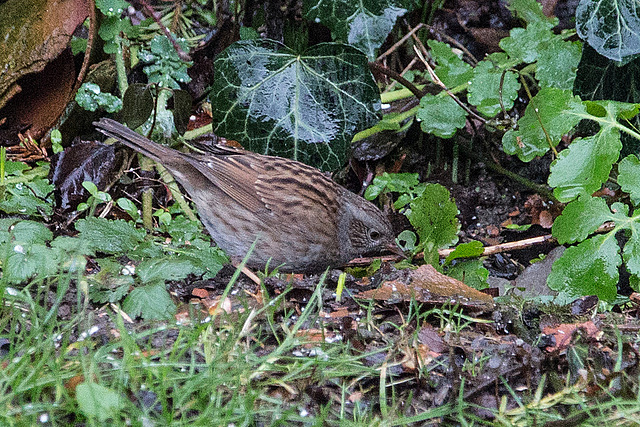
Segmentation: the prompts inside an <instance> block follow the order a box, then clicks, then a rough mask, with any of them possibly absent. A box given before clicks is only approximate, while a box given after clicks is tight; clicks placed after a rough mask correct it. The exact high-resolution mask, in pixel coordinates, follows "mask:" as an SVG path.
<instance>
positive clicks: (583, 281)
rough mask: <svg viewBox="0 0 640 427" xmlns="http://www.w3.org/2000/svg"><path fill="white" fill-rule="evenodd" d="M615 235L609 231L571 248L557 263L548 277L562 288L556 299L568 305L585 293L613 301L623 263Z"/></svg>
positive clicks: (552, 286)
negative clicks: (620, 267) (619, 270)
mask: <svg viewBox="0 0 640 427" xmlns="http://www.w3.org/2000/svg"><path fill="white" fill-rule="evenodd" d="M619 252H620V247H619V246H618V244H617V242H616V239H615V235H613V234H612V233H608V234H605V235H597V236H594V237H592V238H590V239H587V240H585V241H583V242H582V243H580V244H579V245H577V246H571V247H569V248H567V250H566V251H564V253H563V254H562V257H560V258H559V259H558V260H557V261H556V262H554V263H553V267H552V268H551V274H550V275H549V277H548V279H547V284H548V285H549V288H551V289H553V290H555V291H558V292H559V294H558V296H557V297H556V302H557V303H559V304H566V303H569V302H571V301H573V300H574V299H576V298H579V297H582V296H585V295H597V296H598V298H600V299H601V300H603V301H613V299H614V298H615V297H616V294H617V288H616V286H617V284H618V267H619V266H620V264H621V263H622V259H621V257H620V253H619Z"/></svg>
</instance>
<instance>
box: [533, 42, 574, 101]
mask: <svg viewBox="0 0 640 427" xmlns="http://www.w3.org/2000/svg"><path fill="white" fill-rule="evenodd" d="M581 57H582V45H581V44H580V42H577V41H576V42H567V41H563V40H562V39H560V37H556V38H555V39H554V40H553V41H551V42H550V43H547V44H546V45H545V47H544V49H542V50H541V52H540V58H539V59H538V64H537V66H536V77H537V78H538V80H539V81H540V85H541V86H546V87H555V88H558V89H566V90H571V89H573V82H574V81H575V79H576V71H577V69H578V64H579V63H580V59H581Z"/></svg>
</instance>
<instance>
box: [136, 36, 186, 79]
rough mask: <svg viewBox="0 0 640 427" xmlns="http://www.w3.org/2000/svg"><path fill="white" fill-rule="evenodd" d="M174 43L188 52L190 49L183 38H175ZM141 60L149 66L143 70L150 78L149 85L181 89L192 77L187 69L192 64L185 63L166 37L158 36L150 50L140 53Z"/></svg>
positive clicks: (151, 44)
mask: <svg viewBox="0 0 640 427" xmlns="http://www.w3.org/2000/svg"><path fill="white" fill-rule="evenodd" d="M174 41H175V42H176V43H177V44H178V45H179V46H180V47H181V48H182V50H183V51H185V52H186V51H188V50H189V47H188V45H187V42H186V41H185V40H184V39H183V38H174ZM139 56H140V60H141V61H142V62H144V63H146V64H148V65H146V66H145V67H144V68H143V71H144V73H145V74H146V75H147V76H148V77H149V83H158V84H160V85H161V86H162V87H165V88H171V89H180V84H181V83H188V82H190V81H191V77H189V74H187V67H189V66H191V62H186V61H183V60H182V58H180V56H179V55H178V52H177V51H176V49H175V48H174V47H173V44H172V43H171V42H170V41H169V39H168V38H167V36H165V35H161V36H160V35H157V36H155V37H154V38H153V40H151V43H149V49H142V50H141V51H140V54H139Z"/></svg>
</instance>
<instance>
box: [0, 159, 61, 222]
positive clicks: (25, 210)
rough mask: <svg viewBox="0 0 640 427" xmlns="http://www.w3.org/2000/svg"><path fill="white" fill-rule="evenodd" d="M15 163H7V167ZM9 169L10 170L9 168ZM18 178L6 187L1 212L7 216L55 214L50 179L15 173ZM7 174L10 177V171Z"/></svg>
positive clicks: (0, 205)
mask: <svg viewBox="0 0 640 427" xmlns="http://www.w3.org/2000/svg"><path fill="white" fill-rule="evenodd" d="M13 163H14V162H7V165H9V164H13ZM7 169H8V168H7ZM14 172H15V173H17V177H15V178H13V179H10V181H11V182H8V183H7V184H6V187H5V194H4V200H2V201H1V202H0V211H3V212H4V213H5V214H18V215H30V216H32V215H51V213H52V212H53V208H52V199H51V195H52V193H53V188H54V187H53V185H52V184H51V183H50V182H49V180H48V179H44V178H40V177H38V176H33V175H22V173H21V171H14ZM5 173H6V174H7V175H9V172H8V170H6V169H5Z"/></svg>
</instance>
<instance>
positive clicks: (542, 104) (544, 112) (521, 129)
mask: <svg viewBox="0 0 640 427" xmlns="http://www.w3.org/2000/svg"><path fill="white" fill-rule="evenodd" d="M580 114H583V115H586V108H585V106H584V105H583V104H582V103H581V102H580V98H578V97H575V96H572V95H571V92H570V91H568V90H560V89H555V88H542V89H541V90H540V92H538V93H537V94H536V96H534V97H533V99H531V102H530V103H529V105H527V108H526V109H525V113H524V116H523V117H521V118H520V120H518V130H509V131H507V133H505V134H504V136H503V137H502V146H503V148H504V150H505V152H507V153H508V154H517V156H518V158H520V160H522V161H524V162H530V161H531V160H533V158H534V157H536V156H542V155H544V154H545V153H546V152H547V150H549V142H548V141H547V135H548V136H549V138H550V139H551V144H553V146H554V147H555V146H556V145H558V142H559V141H560V138H561V137H562V135H564V134H565V133H567V132H569V131H570V130H571V129H572V128H573V127H574V126H575V125H577V124H578V122H579V121H580V120H581V119H582V118H583V117H579V115H580ZM545 131H546V134H545Z"/></svg>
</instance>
